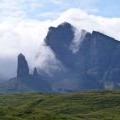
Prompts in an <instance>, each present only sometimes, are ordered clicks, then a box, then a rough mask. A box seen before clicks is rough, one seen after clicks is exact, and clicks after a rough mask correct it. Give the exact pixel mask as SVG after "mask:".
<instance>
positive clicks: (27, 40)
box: [0, 0, 120, 78]
mask: <svg viewBox="0 0 120 120" xmlns="http://www.w3.org/2000/svg"><path fill="white" fill-rule="evenodd" d="M119 11H120V0H0V78H4V77H7V78H10V77H13V76H15V74H16V68H17V55H18V54H19V53H20V52H22V53H24V54H25V56H26V59H27V60H28V63H29V65H30V68H33V67H34V66H40V67H41V68H44V69H47V70H48V68H47V67H49V66H48V64H47V61H49V60H51V59H53V58H54V55H52V53H51V52H50V51H51V50H50V49H49V48H48V47H46V46H45V45H44V38H45V36H46V34H47V31H48V27H49V26H57V25H58V24H60V23H62V22H64V21H67V22H70V23H71V24H73V25H74V26H75V27H76V28H78V31H79V30H81V29H85V30H88V31H90V32H92V31H93V30H98V31H100V32H103V33H105V34H108V35H110V36H112V37H114V38H116V39H118V40H120V27H119V26H120V12H119ZM48 58H49V59H48ZM52 61H53V60H52ZM54 64H56V61H54ZM46 66H47V67H46ZM54 68H55V67H54ZM47 70H46V71H47Z"/></svg>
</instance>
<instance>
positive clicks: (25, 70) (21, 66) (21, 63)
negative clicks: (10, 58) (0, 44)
mask: <svg viewBox="0 0 120 120" xmlns="http://www.w3.org/2000/svg"><path fill="white" fill-rule="evenodd" d="M26 76H29V67H28V63H27V61H26V58H25V56H24V55H23V54H19V55H18V66H17V77H18V78H20V77H26Z"/></svg>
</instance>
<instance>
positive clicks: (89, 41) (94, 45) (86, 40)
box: [45, 23, 120, 90]
mask: <svg viewBox="0 0 120 120" xmlns="http://www.w3.org/2000/svg"><path fill="white" fill-rule="evenodd" d="M81 33H82V34H81V35H80V37H78V39H79V41H80V42H79V44H77V51H75V52H74V49H75V45H74V41H73V40H74V39H75V28H74V27H73V26H72V25H71V24H69V23H63V24H61V25H59V26H58V27H56V28H55V27H50V28H49V32H48V34H47V36H46V38H45V42H46V44H47V45H48V46H49V47H50V48H51V49H52V50H53V52H54V54H55V56H56V58H57V59H58V60H59V61H60V62H61V63H62V65H63V66H64V67H65V68H66V70H67V71H68V72H67V74H66V75H65V76H64V78H63V79H61V80H59V82H58V83H57V86H60V84H61V86H60V88H59V87H58V88H59V89H67V90H73V89H72V88H73V86H75V89H74V90H99V89H119V88H120V77H119V74H120V42H119V41H117V40H115V39H114V38H111V37H109V36H107V35H105V34H103V33H100V32H97V31H93V32H92V33H89V32H87V31H85V30H82V32H81ZM58 79H59V78H58ZM71 81H72V82H71ZM73 81H74V84H73ZM69 83H71V85H70V86H69V88H67V87H66V88H64V87H63V86H67V85H68V84H69ZM76 84H77V86H76Z"/></svg>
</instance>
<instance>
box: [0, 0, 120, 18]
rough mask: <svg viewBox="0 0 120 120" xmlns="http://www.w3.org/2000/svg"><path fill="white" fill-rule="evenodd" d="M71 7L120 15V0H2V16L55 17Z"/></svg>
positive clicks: (115, 15) (97, 13) (89, 11)
mask: <svg viewBox="0 0 120 120" xmlns="http://www.w3.org/2000/svg"><path fill="white" fill-rule="evenodd" d="M70 8H79V9H82V10H84V11H87V12H88V13H92V14H95V15H99V16H104V17H120V12H119V11H120V0H104V1H103V0H0V11H1V15H0V16H1V17H5V16H12V17H28V18H32V19H40V20H46V19H54V18H56V17H57V16H58V15H59V14H60V13H61V12H63V11H66V10H68V9H70Z"/></svg>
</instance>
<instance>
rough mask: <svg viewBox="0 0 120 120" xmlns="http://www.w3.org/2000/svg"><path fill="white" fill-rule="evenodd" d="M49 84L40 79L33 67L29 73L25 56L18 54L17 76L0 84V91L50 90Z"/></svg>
mask: <svg viewBox="0 0 120 120" xmlns="http://www.w3.org/2000/svg"><path fill="white" fill-rule="evenodd" d="M51 91H52V89H51V86H50V84H49V83H48V82H47V81H45V80H44V79H42V78H41V77H40V75H39V74H38V72H37V69H36V68H35V69H34V72H33V75H30V74H29V67H28V64H27V61H26V59H25V56H24V55H23V54H19V55H18V68H17V77H15V78H12V79H10V80H9V81H7V82H5V83H2V84H0V92H11V93H15V92H51Z"/></svg>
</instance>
